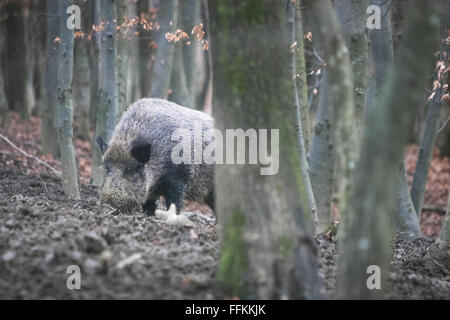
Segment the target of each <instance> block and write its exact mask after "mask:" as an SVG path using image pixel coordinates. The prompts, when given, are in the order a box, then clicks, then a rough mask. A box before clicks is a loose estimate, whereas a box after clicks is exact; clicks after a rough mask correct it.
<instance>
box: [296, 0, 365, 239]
mask: <svg viewBox="0 0 450 320" xmlns="http://www.w3.org/2000/svg"><path fill="white" fill-rule="evenodd" d="M305 3H306V4H307V6H308V7H310V8H311V12H312V15H313V17H314V18H315V20H316V21H317V32H316V34H317V35H318V36H317V38H318V39H319V42H320V45H321V47H322V49H323V51H324V59H325V62H326V68H327V79H328V87H329V103H330V109H329V110H330V113H331V119H333V123H332V125H331V127H332V132H333V144H334V152H335V160H336V167H335V168H336V182H337V187H336V189H337V198H338V201H339V212H340V213H341V227H340V233H341V235H343V237H345V234H346V231H345V230H346V226H345V224H346V223H347V221H350V220H351V219H352V217H347V216H346V215H347V212H348V211H349V210H348V205H347V202H348V199H349V197H350V195H351V193H352V190H351V179H352V175H353V171H354V168H355V165H356V161H357V157H358V143H357V135H356V124H355V117H354V113H355V107H354V91H353V80H352V75H351V70H352V66H351V63H350V57H349V52H348V49H347V46H346V43H345V40H344V37H343V34H342V32H341V30H340V26H339V23H338V21H337V18H336V16H335V14H334V12H333V9H332V6H331V3H330V2H327V1H305ZM330 30H333V32H330ZM342 226H343V227H342Z"/></svg>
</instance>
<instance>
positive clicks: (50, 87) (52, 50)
mask: <svg viewBox="0 0 450 320" xmlns="http://www.w3.org/2000/svg"><path fill="white" fill-rule="evenodd" d="M59 6H60V1H58V0H48V2H47V16H48V17H49V18H48V19H47V35H46V51H45V70H44V73H45V75H44V80H45V82H44V84H43V85H44V87H45V92H44V93H45V95H44V97H43V104H42V109H41V118H42V125H41V132H42V137H41V141H42V142H41V148H42V152H43V153H49V154H52V155H53V156H59V144H58V141H57V139H55V137H56V136H57V132H56V121H57V117H56V111H57V104H58V100H57V96H56V90H55V88H56V86H57V76H58V62H59V50H60V45H59V43H58V41H57V39H58V38H59V35H60V25H61V23H60V21H59V20H60V17H59Z"/></svg>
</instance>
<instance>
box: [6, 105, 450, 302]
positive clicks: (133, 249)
mask: <svg viewBox="0 0 450 320" xmlns="http://www.w3.org/2000/svg"><path fill="white" fill-rule="evenodd" d="M0 134H2V135H4V136H6V137H8V138H9V139H10V140H11V141H12V142H13V143H14V144H16V145H17V146H18V147H20V148H21V149H23V150H25V151H26V152H27V153H28V154H30V155H33V156H36V157H39V158H40V159H42V160H44V161H46V162H48V163H49V164H50V165H51V166H52V167H54V168H56V169H58V170H60V166H59V163H58V161H55V160H54V159H53V158H52V157H51V156H48V155H42V154H40V152H39V147H40V140H39V139H40V121H39V119H38V118H32V119H31V120H30V121H28V122H26V123H21V122H19V121H18V117H17V115H15V114H12V121H11V124H10V125H9V126H7V127H6V128H3V129H0ZM75 145H76V149H77V155H78V165H79V171H80V181H81V187H80V188H81V200H67V199H65V197H64V194H63V192H62V185H61V179H60V178H58V177H56V176H55V174H53V173H52V172H51V171H50V170H48V169H47V168H45V167H43V166H42V165H40V164H39V163H38V162H37V161H36V160H34V159H31V158H27V157H25V156H23V155H22V154H20V153H19V152H18V151H16V150H14V149H13V148H11V146H9V145H8V144H7V143H6V142H4V141H2V139H0V299H5V298H6V299H16V298H19V299H78V298H81V299H88V298H94V299H107V298H111V299H121V298H122V299H133V298H135V299H214V298H223V297H221V296H220V295H219V294H218V293H217V291H216V290H215V288H214V282H213V279H214V275H215V272H216V267H217V257H218V239H217V233H216V226H215V221H214V219H213V217H212V213H211V211H210V210H209V209H208V208H207V207H206V206H202V205H198V204H190V205H188V206H187V207H186V208H184V211H189V212H192V213H193V214H192V215H190V219H191V220H192V222H193V226H192V227H189V228H178V227H174V226H169V225H167V224H165V223H163V222H161V221H160V220H158V218H155V217H147V216H145V215H144V214H143V213H135V214H133V215H115V214H113V213H112V212H111V209H110V208H108V207H105V206H99V205H98V203H97V202H98V193H97V189H96V187H94V186H90V185H89V184H88V177H89V174H90V165H91V163H90V156H89V155H90V143H88V142H82V141H80V140H78V139H76V142H75ZM417 152H418V148H417V147H415V146H412V147H410V148H408V152H407V170H408V174H409V176H410V177H409V178H410V179H411V174H412V173H413V172H414V166H415V158H416V157H417ZM449 185H450V159H449V158H444V157H440V156H439V154H437V153H435V155H434V158H433V162H432V167H431V170H430V175H429V181H428V184H427V191H426V194H425V204H426V205H427V206H429V207H430V208H429V209H427V211H424V212H422V215H421V227H422V231H423V233H424V235H425V236H426V237H424V238H421V239H418V240H416V241H414V242H412V243H407V242H403V241H401V240H396V241H395V242H394V243H393V246H394V254H393V259H392V271H391V273H390V284H391V288H392V289H391V290H390V295H389V298H390V299H450V274H449V270H448V267H446V266H449V265H450V261H449V259H450V257H449V256H448V255H443V254H442V252H440V251H439V250H437V249H436V248H435V247H434V245H433V244H434V240H433V237H435V236H436V235H437V234H438V232H439V229H440V226H441V224H442V221H443V218H444V215H443V212H442V211H443V210H444V209H445V205H446V201H447V196H448V194H447V192H448V189H449ZM317 243H318V248H319V256H320V257H319V271H320V274H321V277H322V278H323V280H324V285H323V291H324V293H325V294H328V295H329V296H331V295H332V294H333V292H334V283H335V271H336V243H335V240H333V239H329V238H328V237H325V236H323V235H320V236H318V237H317ZM71 265H77V266H79V267H80V268H81V290H69V289H68V288H67V286H66V281H67V279H68V277H69V276H70V274H67V273H66V270H67V267H69V266H71Z"/></svg>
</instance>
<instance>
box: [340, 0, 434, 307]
mask: <svg viewBox="0 0 450 320" xmlns="http://www.w3.org/2000/svg"><path fill="white" fill-rule="evenodd" d="M439 10H440V6H439V4H438V3H437V2H432V3H431V2H424V1H420V0H415V1H410V2H409V10H408V15H407V17H408V19H407V25H406V29H405V32H404V36H403V39H402V43H401V47H400V49H399V52H398V56H396V63H395V65H394V67H393V68H392V69H391V71H390V74H389V77H388V80H387V81H386V83H385V86H384V87H383V95H382V97H383V100H382V102H381V103H379V105H378V106H377V108H375V109H369V110H368V112H367V122H366V125H365V133H364V138H363V141H362V150H361V159H360V163H359V166H358V170H357V172H356V175H355V180H354V185H355V187H354V190H355V192H354V195H353V197H352V200H351V206H348V211H349V212H348V213H347V215H348V216H350V217H352V220H351V221H349V222H348V223H349V225H348V234H351V238H350V237H345V238H344V243H343V244H342V246H341V247H340V248H341V249H340V250H341V251H340V256H339V261H338V278H337V288H338V293H337V294H338V297H340V298H360V299H361V298H362V299H364V298H380V297H382V296H383V294H384V292H386V289H387V277H388V274H389V262H390V258H391V246H390V242H391V239H392V237H391V235H392V234H391V221H392V219H393V217H395V214H396V206H395V203H396V197H397V194H396V192H395V190H396V186H397V184H398V181H399V180H398V164H399V163H400V161H401V159H402V156H403V147H404V145H405V143H406V141H407V139H408V136H409V135H410V134H411V131H412V126H413V124H414V119H415V116H416V113H417V110H418V108H419V106H420V104H421V102H422V99H423V96H422V94H421V92H422V89H423V88H424V86H425V83H426V78H427V74H428V66H427V64H426V63H423V61H428V59H430V58H431V57H432V56H433V50H434V48H436V44H437V43H438V41H437V40H438V39H437V37H436V35H437V34H438V33H437V32H436V30H437V28H438V27H439V16H438V12H439ZM371 265H376V266H378V267H379V268H380V270H381V275H380V276H381V290H369V288H368V287H367V277H368V275H367V268H368V267H369V266H371Z"/></svg>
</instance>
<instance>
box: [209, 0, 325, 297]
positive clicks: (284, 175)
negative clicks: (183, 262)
mask: <svg viewBox="0 0 450 320" xmlns="http://www.w3.org/2000/svg"><path fill="white" fill-rule="evenodd" d="M209 5H210V6H209V9H210V10H209V11H210V17H211V31H212V32H211V34H212V43H211V50H212V61H213V69H214V73H213V79H214V80H213V82H214V98H213V99H214V116H215V120H216V126H217V128H218V129H219V130H221V131H222V132H225V131H224V129H225V128H243V129H244V130H246V129H250V128H253V129H255V130H258V129H275V128H278V129H279V152H276V151H275V150H274V149H273V148H276V147H277V145H278V144H277V143H276V141H274V142H272V143H271V147H272V152H271V154H272V156H275V157H276V155H277V154H279V170H278V173H277V174H275V175H261V172H260V169H261V168H262V165H261V164H260V165H219V166H218V167H217V169H216V189H215V191H216V199H217V200H216V211H217V215H218V221H219V224H220V230H221V231H220V232H221V241H222V243H221V253H220V258H219V264H218V272H217V281H218V284H219V287H220V288H221V289H222V290H223V291H224V292H225V295H226V296H229V297H233V296H238V297H241V298H253V299H269V298H275V299H276V298H317V297H318V296H319V286H320V281H319V278H318V274H317V267H316V262H315V260H316V257H315V244H314V241H313V239H312V238H311V233H310V232H309V230H310V227H311V224H312V217H311V216H310V215H308V214H307V212H306V211H303V210H302V208H307V207H308V200H307V195H306V191H305V184H304V181H303V178H302V174H301V171H300V159H299V156H298V152H297V150H296V148H295V147H294V146H296V145H297V144H298V142H297V135H296V132H295V130H296V121H295V119H296V110H295V108H294V107H293V105H292V96H293V94H294V92H293V86H292V82H291V81H292V80H291V76H290V70H289V69H290V68H289V67H290V58H291V56H290V52H289V50H290V49H289V46H290V38H289V32H288V29H287V20H286V17H285V8H286V7H285V3H284V2H280V1H276V0H272V1H249V0H245V1H242V0H239V1H238V0H234V1H213V2H210V3H209ZM249 12H251V13H252V14H248V13H249ZM254 30H258V32H254ZM261 35H264V36H263V37H261ZM243 106H245V107H243ZM268 133H269V135H270V130H269V132H268ZM273 133H274V132H272V134H273ZM227 151H229V150H227ZM216 152H217V149H216Z"/></svg>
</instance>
